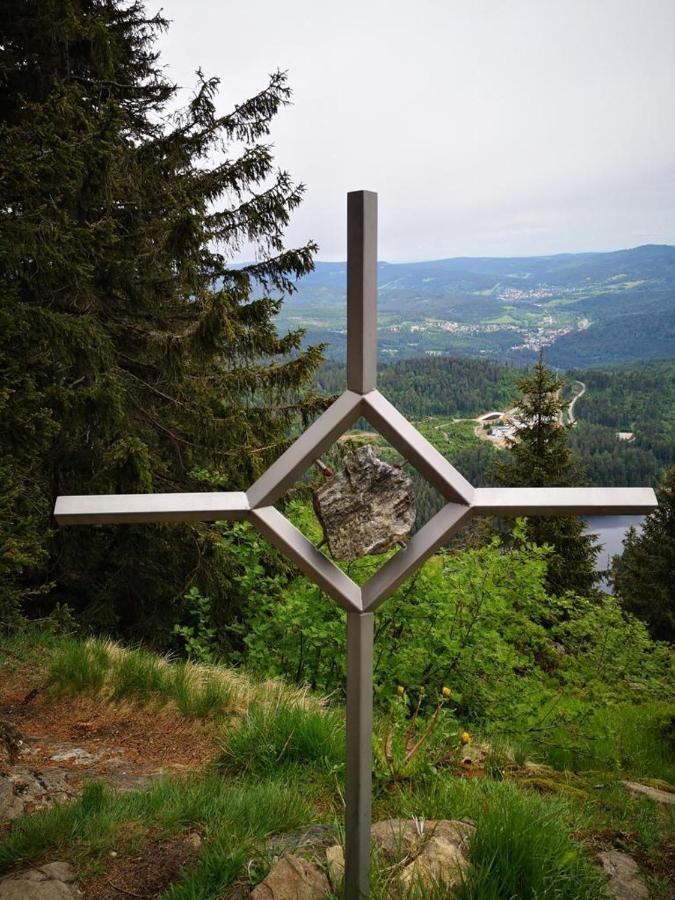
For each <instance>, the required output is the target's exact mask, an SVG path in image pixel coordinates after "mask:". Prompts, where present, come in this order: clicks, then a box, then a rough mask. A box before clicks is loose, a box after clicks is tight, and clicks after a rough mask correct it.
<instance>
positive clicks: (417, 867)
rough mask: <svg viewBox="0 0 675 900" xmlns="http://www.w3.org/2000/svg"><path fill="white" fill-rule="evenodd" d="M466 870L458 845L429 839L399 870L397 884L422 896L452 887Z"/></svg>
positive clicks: (433, 837)
mask: <svg viewBox="0 0 675 900" xmlns="http://www.w3.org/2000/svg"><path fill="white" fill-rule="evenodd" d="M468 867H469V861H468V859H467V858H466V856H465V855H464V853H463V852H462V849H461V846H458V845H457V844H455V843H451V842H450V841H447V840H445V839H444V838H442V837H436V836H432V837H430V838H429V839H428V840H427V841H425V843H424V845H423V847H422V849H421V850H420V852H419V854H418V855H417V856H416V857H415V859H413V860H412V862H410V863H408V865H407V866H406V867H405V868H404V869H403V872H402V873H401V881H402V883H403V884H404V885H405V887H406V888H407V889H408V890H409V891H410V890H413V891H414V890H417V891H418V892H420V894H421V896H426V895H427V894H434V893H435V892H436V891H438V890H439V889H443V890H450V889H451V888H454V887H455V886H456V885H457V884H459V883H460V882H461V880H462V877H463V875H464V873H465V872H466V870H467V869H468Z"/></svg>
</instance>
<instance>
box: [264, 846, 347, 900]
mask: <svg viewBox="0 0 675 900" xmlns="http://www.w3.org/2000/svg"><path fill="white" fill-rule="evenodd" d="M330 892H331V890H330V885H329V883H328V879H327V878H326V876H325V874H324V873H323V872H322V871H321V869H320V868H319V867H318V866H317V865H315V863H312V862H309V861H308V860H306V859H303V858H302V857H301V856H282V857H281V858H280V859H278V860H277V862H275V863H274V865H273V866H272V868H271V869H270V871H269V874H268V875H267V878H265V879H264V881H261V882H260V884H259V885H257V886H256V887H254V888H253V890H252V891H251V894H250V897H251V900H326V898H327V897H329V896H330Z"/></svg>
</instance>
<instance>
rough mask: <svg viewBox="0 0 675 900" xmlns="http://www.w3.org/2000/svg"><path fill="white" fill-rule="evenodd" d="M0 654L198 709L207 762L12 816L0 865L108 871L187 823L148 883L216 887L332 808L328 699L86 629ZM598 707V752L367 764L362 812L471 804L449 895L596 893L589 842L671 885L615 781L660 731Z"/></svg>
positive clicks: (674, 824) (499, 753)
mask: <svg viewBox="0 0 675 900" xmlns="http://www.w3.org/2000/svg"><path fill="white" fill-rule="evenodd" d="M0 665H2V666H3V667H4V668H5V670H8V671H9V670H14V672H16V671H17V670H18V671H24V670H25V671H28V670H31V671H32V672H33V673H35V671H38V672H39V677H40V679H41V682H42V684H43V685H44V689H45V690H48V691H52V692H54V693H55V694H59V695H61V696H62V697H63V696H72V697H73V698H77V697H78V696H80V695H82V694H88V695H93V696H95V697H99V698H100V699H101V702H106V703H111V704H112V705H111V710H114V708H115V706H114V704H115V703H116V702H119V701H121V700H123V701H125V702H127V703H128V702H130V701H133V702H135V703H138V704H142V705H144V706H147V705H148V704H150V705H157V706H163V707H166V706H167V705H170V706H173V707H175V709H176V710H177V711H178V713H179V714H180V715H182V716H185V717H188V718H189V719H191V720H201V721H206V720H208V721H209V722H210V723H211V726H212V728H213V734H214V735H215V742H214V753H213V762H212V764H211V765H210V766H209V767H208V768H207V770H206V771H203V772H201V773H199V774H193V775H186V776H182V777H173V778H166V779H162V780H160V781H158V782H156V783H155V784H154V786H153V787H151V788H150V789H149V790H146V791H134V792H131V793H127V794H124V795H117V794H115V793H113V792H112V791H110V790H108V789H106V788H105V787H104V786H103V785H102V784H96V783H94V784H90V785H88V786H87V787H86V789H85V791H84V793H83V794H82V796H81V797H80V799H79V800H77V801H76V802H73V803H70V804H67V805H61V806H56V807H54V808H52V809H51V810H48V811H46V812H40V813H34V814H31V815H28V816H24V817H23V818H21V819H20V820H18V821H17V822H16V823H15V824H14V826H13V827H12V828H11V830H9V831H8V832H7V833H6V834H5V835H4V840H3V841H2V843H1V844H0V871H3V872H5V871H10V870H12V869H14V868H17V867H21V866H25V865H26V864H28V863H30V862H35V861H39V860H44V859H49V858H52V859H54V858H61V859H62V858H66V859H70V860H72V861H73V863H74V865H75V866H76V868H77V870H78V872H79V873H80V875H81V878H82V881H83V884H85V886H86V885H87V884H91V883H93V882H92V879H94V880H95V879H96V878H97V877H99V876H100V875H101V873H105V872H106V871H107V867H108V866H109V864H110V859H111V853H112V854H115V858H117V859H119V858H120V857H124V858H126V857H129V858H130V859H132V858H133V859H136V858H138V857H139V856H142V854H143V852H144V848H146V851H147V852H150V851H149V850H148V849H147V848H151V847H155V846H156V845H157V842H161V841H163V840H167V839H170V838H172V837H173V836H177V835H178V836H180V835H183V836H185V835H187V834H193V833H198V834H199V835H200V836H201V838H202V842H201V845H200V847H199V850H198V852H197V853H195V855H194V857H193V858H191V860H190V864H189V865H186V867H185V868H184V870H183V871H182V873H181V874H180V875H178V876H177V878H176V880H174V882H173V883H172V884H171V885H170V886H167V887H166V889H165V891H164V893H163V894H162V896H165V897H168V898H171V900H178V898H180V900H187V898H190V900H195V898H205V900H206V898H216V897H223V896H227V892H228V890H229V888H230V886H232V885H233V884H234V883H235V882H244V883H256V882H257V881H259V880H260V879H261V878H262V877H263V875H264V874H265V871H266V868H267V867H268V865H269V858H268V856H267V855H266V853H265V849H264V845H265V839H266V838H268V837H269V836H270V835H272V834H275V833H283V832H286V831H289V830H292V829H295V828H299V827H301V826H305V825H309V824H312V823H319V822H323V823H325V822H328V823H336V824H339V822H340V820H341V815H342V797H343V775H344V772H343V764H344V754H343V746H344V726H343V711H342V709H341V708H339V707H331V706H330V705H328V704H326V703H324V702H322V701H321V700H320V699H318V698H313V697H311V696H309V695H307V694H306V693H304V692H302V691H298V690H296V689H292V688H288V687H286V686H285V685H283V684H281V683H279V682H264V683H263V682H256V681H255V680H253V679H250V678H248V677H247V676H246V675H244V674H243V673H241V672H236V671H232V670H228V669H225V668H224V667H217V666H196V665H193V664H190V663H177V662H170V661H168V660H166V659H162V658H159V657H157V656H155V655H153V654H151V653H149V652H147V651H142V650H138V649H136V650H122V649H121V648H119V647H118V646H117V645H114V644H110V643H106V642H100V641H93V642H83V641H78V640H76V639H72V638H51V637H49V636H46V637H44V636H43V637H42V638H41V639H40V640H37V639H36V638H35V636H32V637H31V638H30V640H26V638H25V637H24V638H21V639H17V640H15V641H14V642H11V641H8V642H6V643H5V644H4V646H3V648H2V650H0ZM34 677H35V676H34ZM598 715H600V716H604V717H605V721H604V725H605V726H606V732H607V754H606V758H605V762H606V763H607V765H605V764H604V762H603V757H602V753H601V754H600V758H599V759H598V758H597V756H598V754H597V753H596V757H595V758H594V760H593V763H592V764H590V763H588V761H587V764H586V765H576V766H574V769H573V768H570V766H571V765H572V764H573V763H574V761H573V760H570V759H567V758H566V757H565V754H564V751H563V750H560V751H559V753H558V755H557V756H556V753H553V752H552V750H553V749H554V748H550V747H549V748H547V749H546V753H545V754H542V757H541V758H544V759H545V762H541V761H535V762H532V761H531V757H530V758H529V759H527V758H526V757H527V756H528V754H525V753H524V751H523V750H522V749H520V750H518V751H516V752H514V751H513V750H512V749H511V748H509V747H508V746H506V745H502V746H499V745H498V743H497V741H496V740H493V742H492V748H491V749H490V751H489V753H488V755H487V757H486V758H485V759H484V760H483V762H482V764H481V766H479V767H478V766H476V767H473V768H472V769H471V770H470V771H464V772H462V770H461V768H459V767H458V766H455V765H452V764H450V763H447V764H444V765H443V766H441V767H436V768H435V770H434V769H433V767H424V766H419V767H417V769H416V771H417V772H418V773H419V774H418V775H417V776H415V777H413V778H392V777H391V773H387V771H384V770H380V771H378V772H377V773H376V775H377V778H376V788H375V797H374V815H375V817H376V818H377V819H382V818H389V817H410V816H417V817H421V816H423V817H426V818H455V819H457V818H467V817H468V818H470V819H471V820H473V821H474V822H475V824H476V834H475V837H474V839H473V841H472V844H471V847H470V859H471V868H470V871H469V875H468V877H467V879H466V881H465V883H464V884H463V885H462V887H461V889H460V891H459V894H458V896H460V897H461V898H462V900H479V898H480V900H491V898H500V900H501V898H503V900H512V898H516V897H517V898H532V900H534V898H542V897H546V898H549V897H550V898H561V900H562V898H570V900H572V898H588V900H591V898H593V900H595V898H598V900H599V898H602V897H604V896H605V887H604V878H603V876H602V874H601V872H600V870H599V868H598V866H597V862H596V859H595V855H596V853H597V852H598V851H599V850H601V849H606V848H610V847H617V848H619V849H622V850H626V851H627V852H630V853H631V854H632V855H633V857H634V858H635V859H636V861H637V862H638V864H639V865H640V867H641V869H642V872H643V874H644V876H645V878H646V879H647V881H648V884H649V889H650V896H652V897H655V898H662V900H665V898H668V897H672V896H673V894H672V885H671V884H669V873H672V868H671V867H672V864H673V858H674V851H673V848H674V846H675V821H674V819H675V817H674V814H673V811H672V810H673V807H667V806H660V805H658V804H655V803H654V802H652V801H650V800H648V799H646V798H641V799H638V798H636V797H633V796H631V795H630V794H628V792H627V791H626V790H625V788H624V787H623V786H622V785H621V780H622V779H624V778H627V777H635V778H638V777H639V778H641V779H643V780H645V779H650V778H651V779H662V778H664V776H665V777H669V776H670V773H671V772H672V768H671V766H672V762H673V761H672V757H671V756H670V755H669V752H668V748H667V747H666V746H664V745H663V744H659V745H658V746H652V747H650V746H649V744H650V743H654V739H653V737H652V736H651V732H647V733H648V735H649V737H648V738H647V739H645V738H644V736H642V737H641V735H640V730H641V728H642V727H643V725H642V723H643V720H642V719H640V718H639V717H637V716H636V714H635V712H632V713H628V712H627V713H626V714H625V715H624V716H623V717H622V716H621V714H620V713H618V712H617V711H616V710H612V711H606V712H605V711H600V712H599V713H598ZM653 715H658V711H653ZM631 716H633V718H631ZM612 736H614V740H615V742H616V741H617V740H618V741H619V742H623V745H625V747H626V748H628V749H627V750H626V752H625V753H623V754H622V755H621V756H620V757H617V754H616V753H610V752H609V748H610V745H611V742H612ZM476 746H478V743H476ZM617 758H618V759H619V762H618V763H617ZM550 763H555V765H550ZM374 862H375V865H374V871H373V897H374V900H378V898H384V897H395V896H401V894H400V891H399V890H398V889H396V887H395V884H396V880H395V875H396V873H395V872H394V871H393V870H392V869H391V867H387V866H386V865H384V863H383V862H382V861H380V860H377V859H375V861H374ZM427 896H428V894H427ZM439 896H440V894H439Z"/></svg>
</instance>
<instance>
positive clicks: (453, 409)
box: [316, 357, 675, 506]
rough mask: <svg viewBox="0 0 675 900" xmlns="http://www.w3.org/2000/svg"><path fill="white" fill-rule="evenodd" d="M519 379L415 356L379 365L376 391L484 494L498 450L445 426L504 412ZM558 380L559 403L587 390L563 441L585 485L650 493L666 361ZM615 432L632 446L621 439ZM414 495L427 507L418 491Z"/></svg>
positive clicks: (509, 370) (663, 460) (462, 429)
mask: <svg viewBox="0 0 675 900" xmlns="http://www.w3.org/2000/svg"><path fill="white" fill-rule="evenodd" d="M520 376H522V369H518V368H515V367H513V366H509V365H500V364H499V363H496V362H491V361H489V360H476V359H468V358H454V359H453V358H451V357H424V358H418V359H406V360H399V361H398V362H392V363H385V364H383V365H382V366H381V369H380V375H379V379H378V385H379V389H380V390H381V391H382V392H383V393H384V394H385V396H386V397H387V398H388V399H389V400H391V401H392V402H393V403H395V404H396V405H397V406H399V408H400V409H401V410H402V412H404V414H405V415H406V416H408V418H411V419H414V420H417V425H418V427H419V428H420V430H422V432H423V433H424V434H425V435H426V436H427V437H428V438H429V440H430V441H431V442H432V443H433V444H434V446H436V447H437V448H438V449H439V450H440V451H441V452H442V453H443V454H445V455H446V456H447V457H448V459H450V460H452V462H453V464H454V465H456V466H457V468H458V469H459V470H460V471H461V472H462V473H463V474H464V475H465V477H467V478H469V479H470V480H471V481H473V482H474V483H476V484H479V485H485V484H492V483H493V481H494V478H493V472H492V470H493V464H494V462H495V460H496V458H497V455H498V454H499V452H500V451H499V450H498V449H497V446H496V445H495V444H494V443H490V442H489V441H488V440H479V438H478V437H476V435H475V434H474V431H475V426H476V424H477V423H473V424H471V423H469V422H456V421H453V420H455V419H473V418H475V417H477V416H480V415H481V414H483V413H486V412H490V411H492V410H497V411H506V410H509V409H511V408H512V407H513V405H514V403H515V400H516V396H517V390H516V382H517V381H518V378H519V377H520ZM564 381H565V388H564V390H563V398H565V399H571V398H572V397H573V396H574V395H575V394H576V393H578V392H579V386H580V383H581V384H583V385H585V386H586V390H585V392H584V393H583V394H582V395H581V396H580V397H579V399H578V400H577V401H576V403H575V407H574V417H575V420H576V424H575V427H574V428H573V429H572V430H571V432H570V440H571V442H572V446H573V448H574V450H575V452H576V454H577V456H578V458H579V462H580V468H581V470H582V471H583V472H584V473H585V477H586V479H587V480H588V482H589V483H590V484H594V485H607V486H621V485H626V486H639V485H653V484H655V483H656V482H657V481H658V479H659V477H660V475H661V474H662V473H663V472H664V471H665V470H666V469H667V468H668V467H669V466H671V465H673V464H674V463H675V362H654V363H640V364H637V365H630V366H617V367H613V368H609V369H589V370H580V369H579V370H576V369H575V370H569V371H567V372H565V373H564ZM316 384H317V387H319V389H320V390H322V391H325V392H327V393H337V392H339V391H341V390H344V387H345V368H344V366H343V365H341V364H339V363H334V362H328V363H325V364H324V365H323V366H321V368H320V369H319V371H318V373H317V376H316ZM619 432H624V433H632V435H633V437H632V438H631V439H629V440H620V439H619V438H618V436H617V435H618V433H619ZM420 493H421V495H423V496H424V497H425V498H426V496H427V493H428V491H427V489H426V488H425V487H424V486H423V485H422V486H421V487H420ZM430 502H431V501H430ZM424 505H425V506H426V505H427V504H426V500H425V502H424ZM432 505H433V504H432Z"/></svg>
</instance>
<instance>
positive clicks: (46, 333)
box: [0, 0, 325, 646]
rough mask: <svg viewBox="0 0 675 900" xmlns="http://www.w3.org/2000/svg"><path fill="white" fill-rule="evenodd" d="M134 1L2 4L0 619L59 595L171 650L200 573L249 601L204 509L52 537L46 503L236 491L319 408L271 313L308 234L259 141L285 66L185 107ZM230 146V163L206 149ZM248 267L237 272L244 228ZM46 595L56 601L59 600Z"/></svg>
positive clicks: (294, 350) (284, 90)
mask: <svg viewBox="0 0 675 900" xmlns="http://www.w3.org/2000/svg"><path fill="white" fill-rule="evenodd" d="M166 27H167V21H166V20H165V19H164V18H163V17H162V16H161V14H157V15H148V14H147V13H146V10H145V7H144V4H143V3H142V2H140V0H132V2H129V3H127V2H123V0H106V2H89V0H88V2H84V3H80V2H75V0H63V2H61V3H57V4H53V3H40V4H26V3H25V2H23V0H10V2H9V3H5V4H3V7H2V12H1V13H0V44H1V45H2V47H3V63H2V71H3V77H2V79H1V80H0V184H1V185H2V204H1V206H0V447H1V448H2V454H1V456H2V462H1V463H0V485H1V487H0V584H1V585H2V588H1V590H2V594H1V595H0V622H1V623H2V624H3V626H4V627H7V624H11V622H12V620H13V617H14V616H15V614H16V610H17V605H18V602H19V600H20V599H21V598H24V600H25V601H26V603H25V608H26V610H27V612H28V613H29V614H33V615H34V614H37V613H40V612H42V611H43V610H44V609H45V608H49V605H50V604H51V603H53V602H56V601H59V600H60V601H65V602H67V603H69V604H70V605H71V606H72V608H73V609H74V610H75V611H76V612H77V613H79V615H80V617H81V618H82V620H83V621H84V622H85V623H86V624H87V625H88V626H94V627H96V628H98V629H100V630H103V631H106V632H108V633H110V632H113V631H116V632H118V633H119V632H124V633H126V634H127V635H129V636H132V637H133V638H134V639H138V638H139V637H140V636H141V635H147V636H152V639H153V640H154V641H155V642H156V643H157V644H159V645H163V646H167V645H168V643H169V642H170V638H171V629H172V626H173V624H174V623H175V621H176V619H178V618H179V614H178V611H177V609H176V604H177V602H178V601H177V598H180V597H181V596H182V595H183V594H184V592H185V591H186V590H187V589H188V587H190V586H191V585H193V584H194V585H196V586H197V587H199V588H200V590H202V591H203V592H204V593H205V594H208V595H209V596H212V597H214V598H216V599H215V600H214V603H216V602H217V604H218V607H219V608H218V611H217V612H218V615H220V616H221V618H224V617H226V616H227V615H229V618H230V619H232V618H233V617H234V616H235V614H236V607H237V604H238V602H240V599H241V596H240V595H239V593H238V592H237V588H236V586H235V585H234V584H233V583H232V581H231V580H230V578H229V573H228V570H227V566H226V565H223V564H222V560H221V559H220V558H219V556H218V553H217V549H216V548H215V545H214V542H215V538H214V531H213V529H212V528H210V527H206V526H203V525H198V524H194V525H192V524H184V525H181V526H172V527H168V526H159V525H158V526H154V527H148V526H143V527H142V528H139V527H129V526H124V527H122V528H116V527H111V528H104V529H92V528H87V529H62V530H57V531H53V528H52V522H51V518H50V517H51V511H52V509H53V502H54V498H55V497H56V495H57V494H87V493H105V492H109V493H119V492H129V493H133V492H138V491H181V490H182V491H185V490H187V491H194V490H204V489H214V488H216V489H240V488H245V487H247V486H248V484H249V483H250V482H251V480H252V479H253V478H254V477H255V476H256V475H257V474H258V473H260V472H261V471H262V469H263V468H264V467H265V466H266V464H267V463H268V462H269V461H270V460H271V459H273V458H275V457H276V456H278V454H279V453H280V451H281V450H282V449H283V448H284V447H285V446H286V444H287V443H288V441H289V440H290V439H291V437H292V434H293V429H294V428H295V427H297V425H298V424H299V422H300V421H304V420H306V419H307V418H309V417H311V416H312V415H313V414H314V413H315V412H316V411H318V410H319V409H321V408H323V406H324V405H325V401H323V400H320V399H318V398H316V397H314V396H311V395H307V393H306V391H305V386H306V385H307V384H308V383H309V382H310V381H311V378H312V375H313V373H314V370H315V368H316V366H317V365H318V363H319V361H320V358H321V354H320V350H319V348H316V347H313V348H309V349H306V350H301V348H300V344H301V337H302V335H301V333H300V332H298V331H293V332H291V333H289V334H287V335H285V336H283V337H281V336H279V335H278V334H277V332H276V330H275V328H274V326H273V324H272V319H273V317H274V316H275V314H276V313H277V312H278V311H279V308H280V305H281V298H282V297H283V296H284V295H285V294H287V293H289V292H290V291H292V290H293V288H294V282H295V279H296V278H297V277H298V276H300V275H302V274H304V273H306V272H308V271H309V270H310V269H311V267H312V255H313V252H314V250H315V245H314V244H311V243H310V244H307V245H305V246H303V247H299V248H297V249H289V248H287V247H286V246H285V244H284V239H283V231H284V228H285V227H286V225H287V224H288V222H289V218H290V215H291V213H292V211H293V210H294V209H295V208H296V207H297V206H298V204H299V203H300V201H301V198H302V193H303V188H302V186H301V185H296V184H294V183H293V182H292V181H291V179H290V177H289V175H288V173H286V172H283V171H277V170H276V169H275V166H274V161H273V157H272V151H271V147H270V145H269V144H268V143H267V138H268V135H269V132H270V127H271V123H272V120H273V119H274V116H275V115H276V113H277V112H278V110H279V109H280V108H281V107H283V106H284V105H285V104H287V103H288V102H289V99H290V90H289V88H288V86H287V84H286V79H285V76H284V75H283V74H282V73H275V74H273V75H272V76H271V77H270V78H269V81H268V83H267V84H266V86H264V87H263V89H262V90H261V91H260V92H259V93H258V94H256V95H255V96H253V97H251V98H250V99H248V100H245V101H244V102H243V103H240V104H238V105H237V106H236V107H235V109H234V110H233V111H232V112H229V113H225V114H222V113H220V112H218V111H217V109H216V94H217V89H218V81H217V79H210V78H206V77H204V76H203V75H202V74H201V73H198V76H197V83H196V89H195V92H194V94H193V96H192V98H191V99H190V101H189V102H188V103H187V105H186V106H185V107H184V108H183V109H181V110H179V111H177V112H172V110H174V109H175V106H176V97H177V91H178V90H179V89H178V87H177V86H176V85H173V84H172V83H171V82H170V81H168V80H167V79H166V78H165V76H164V72H163V69H162V66H161V63H160V61H159V59H158V53H157V51H156V44H155V41H156V39H157V37H158V35H159V34H160V33H161V32H162V31H163V30H164V29H165V28H166ZM214 157H215V158H217V162H215V163H214V162H212V161H211V160H213V159H214ZM245 242H246V243H247V244H250V245H252V251H255V252H252V253H251V256H252V257H255V259H256V262H254V263H252V264H250V265H247V266H244V267H241V266H236V267H232V265H231V262H230V261H231V259H232V256H233V254H235V253H236V252H237V251H238V249H239V247H240V246H241V245H242V244H243V243H245ZM47 595H48V598H47Z"/></svg>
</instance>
